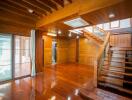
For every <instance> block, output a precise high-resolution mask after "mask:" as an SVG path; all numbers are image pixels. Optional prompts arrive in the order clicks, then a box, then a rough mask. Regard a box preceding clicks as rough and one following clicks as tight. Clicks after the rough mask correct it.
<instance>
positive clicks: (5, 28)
mask: <svg viewBox="0 0 132 100" xmlns="http://www.w3.org/2000/svg"><path fill="white" fill-rule="evenodd" d="M30 31H31V28H28V27H21V26H14V25H6V24H0V33H10V34H14V35H21V36H30Z"/></svg>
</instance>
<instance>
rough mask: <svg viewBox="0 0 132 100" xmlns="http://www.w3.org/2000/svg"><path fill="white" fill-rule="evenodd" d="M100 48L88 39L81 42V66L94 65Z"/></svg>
mask: <svg viewBox="0 0 132 100" xmlns="http://www.w3.org/2000/svg"><path fill="white" fill-rule="evenodd" d="M97 53H98V46H97V45H96V44H94V43H92V42H91V41H90V40H88V39H86V38H81V39H80V40H79V64H84V65H90V66H93V65H94V61H95V59H96V55H97Z"/></svg>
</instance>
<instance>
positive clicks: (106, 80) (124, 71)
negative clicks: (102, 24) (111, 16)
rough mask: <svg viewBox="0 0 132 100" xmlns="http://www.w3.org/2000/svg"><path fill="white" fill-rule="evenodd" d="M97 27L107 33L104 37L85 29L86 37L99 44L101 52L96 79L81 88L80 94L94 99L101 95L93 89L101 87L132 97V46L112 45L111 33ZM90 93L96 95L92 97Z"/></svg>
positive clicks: (89, 99) (96, 66)
mask: <svg viewBox="0 0 132 100" xmlns="http://www.w3.org/2000/svg"><path fill="white" fill-rule="evenodd" d="M95 28H97V27H95ZM97 29H98V30H100V31H101V32H104V33H105V35H104V39H102V38H100V37H97V36H96V35H94V34H92V33H90V32H86V31H83V32H84V36H85V37H87V38H91V39H92V40H93V41H94V42H96V43H97V44H98V45H99V50H98V51H99V53H98V55H97V59H96V60H97V61H96V64H95V66H94V69H95V71H94V80H93V81H92V82H90V85H87V86H85V87H82V88H80V95H81V96H82V97H84V98H86V100H87V99H88V100H94V97H95V96H96V97H97V98H100V96H99V95H97V92H96V93H94V92H93V91H95V90H97V89H98V88H101V89H103V90H107V91H111V92H112V93H116V94H119V95H123V96H127V97H131V98H132V47H112V46H110V33H109V32H105V31H104V30H102V29H100V28H97ZM89 88H90V89H89ZM90 91H91V92H90ZM92 92H93V93H92ZM89 93H92V95H94V97H90V95H89ZM101 100H102V99H101Z"/></svg>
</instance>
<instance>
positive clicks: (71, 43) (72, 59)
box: [68, 39, 77, 63]
mask: <svg viewBox="0 0 132 100" xmlns="http://www.w3.org/2000/svg"><path fill="white" fill-rule="evenodd" d="M76 43H77V42H76V39H69V40H68V62H69V63H76V57H77V56H76V52H77V51H76Z"/></svg>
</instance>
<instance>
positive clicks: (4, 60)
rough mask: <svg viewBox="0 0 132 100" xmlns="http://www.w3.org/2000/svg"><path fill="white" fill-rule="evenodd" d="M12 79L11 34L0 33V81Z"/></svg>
mask: <svg viewBox="0 0 132 100" xmlns="http://www.w3.org/2000/svg"><path fill="white" fill-rule="evenodd" d="M10 79H12V36H10V35H3V34H0V82H1V81H6V80H10Z"/></svg>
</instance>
